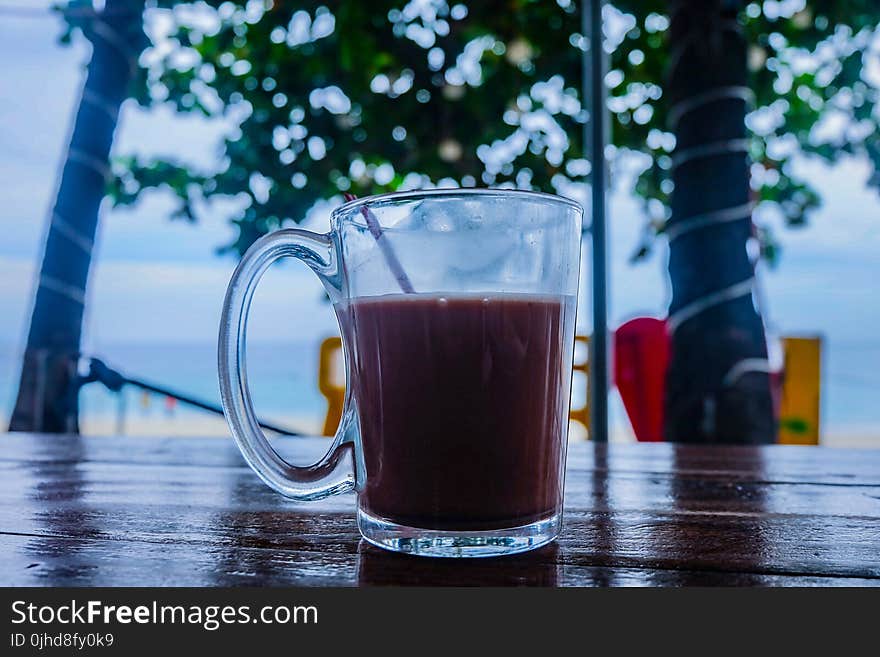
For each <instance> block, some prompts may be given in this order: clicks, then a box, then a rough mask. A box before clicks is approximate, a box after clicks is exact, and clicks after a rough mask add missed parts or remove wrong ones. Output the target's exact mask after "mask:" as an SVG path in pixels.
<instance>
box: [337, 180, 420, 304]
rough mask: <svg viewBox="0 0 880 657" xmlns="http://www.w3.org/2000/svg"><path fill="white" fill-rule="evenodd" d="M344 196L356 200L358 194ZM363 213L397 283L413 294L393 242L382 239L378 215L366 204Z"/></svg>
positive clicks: (403, 289) (348, 199) (347, 199)
mask: <svg viewBox="0 0 880 657" xmlns="http://www.w3.org/2000/svg"><path fill="white" fill-rule="evenodd" d="M343 197H344V198H345V200H346V201H354V200H355V199H357V196H355V195H354V194H343ZM361 214H362V215H364V219H366V221H367V228H368V229H369V230H370V234H371V235H372V236H373V238H374V239H375V240H376V244H378V245H379V250H381V251H382V255H383V256H384V257H385V262H386V263H388V268H389V269H390V270H391V273H392V274H394V278H395V279H397V284H398V285H399V286H400V289H401V290H402V291H403V292H404V293H405V294H413V293H414V292H415V288H414V287H413V286H412V283H410V281H409V277H408V276H407V275H406V272H405V271H404V270H403V266H402V265H401V264H400V260H398V259H397V254H396V253H395V252H394V247H393V246H391V242H389V241H388V240H387V239H382V226H380V225H379V220H378V219H376V215H374V214H373V213H372V212H371V211H370V209H369V208H368V207H367V206H366V205H362V206H361Z"/></svg>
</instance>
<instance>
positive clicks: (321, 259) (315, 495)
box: [218, 228, 357, 500]
mask: <svg viewBox="0 0 880 657" xmlns="http://www.w3.org/2000/svg"><path fill="white" fill-rule="evenodd" d="M284 257H292V258H296V259H297V260H301V261H303V262H304V263H306V264H307V265H308V266H309V267H310V268H311V269H312V271H314V272H315V274H317V276H318V278H320V279H321V283H323V285H324V287H325V289H327V290H328V291H331V290H336V289H338V288H337V287H336V285H335V284H336V281H337V279H338V267H337V262H336V251H335V248H334V241H333V239H332V237H331V235H330V234H328V235H321V234H318V233H312V232H309V231H306V230H298V229H292V228H288V229H284V230H279V231H276V232H274V233H271V234H269V235H266V236H265V237H263V238H261V239H260V240H258V241H257V242H255V243H254V245H253V246H251V248H250V249H248V251H247V253H245V255H244V257H243V258H242V259H241V262H240V263H239V265H238V267H236V269H235V272H234V273H233V274H232V278H231V279H230V281H229V287H228V289H227V290H226V300H225V301H224V303H223V313H222V315H221V318H220V338H219V344H218V371H219V379H220V397H221V400H222V402H223V410H224V411H225V413H226V421H227V423H228V424H229V429H230V431H231V432H232V436H233V438H234V439H235V442H236V444H237V445H238V448H239V449H240V450H241V453H242V455H243V456H244V459H245V461H247V463H248V465H250V466H251V468H253V470H254V471H255V472H256V473H257V474H258V475H259V476H260V479H262V480H263V481H264V482H266V484H268V485H269V486H270V487H272V488H274V489H275V490H276V491H278V492H279V493H281V494H282V495H284V496H286V497H290V498H293V499H295V500H317V499H321V498H323V497H327V496H329V495H334V494H336V493H344V492H347V491H350V490H353V489H354V488H355V483H356V478H355V468H354V465H355V463H354V461H355V459H356V456H355V452H356V450H355V449H354V445H353V444H352V443H353V440H352V437H356V435H357V432H356V430H355V431H352V429H355V426H354V425H355V424H356V422H355V421H354V418H355V413H354V412H353V409H352V404H351V402H350V400H349V398H350V395H348V394H346V397H345V410H344V411H343V414H342V420H341V421H340V423H339V428H338V429H337V431H336V436H335V437H334V439H333V443H332V444H331V445H330V449H329V450H328V451H327V453H326V454H325V455H324V456H323V457H322V458H321V459H320V460H319V461H318V462H316V463H314V464H313V465H309V466H305V467H300V466H295V465H291V464H290V463H288V462H287V461H285V460H284V459H283V458H281V456H279V455H278V452H276V451H275V450H274V449H273V448H272V446H271V445H270V444H269V441H268V440H267V439H266V436H265V435H264V434H263V432H262V430H261V429H260V425H259V423H258V422H257V417H256V415H255V413H254V407H253V403H252V402H251V395H250V389H249V388H248V383H247V370H246V365H245V339H246V336H247V321H248V312H249V311H250V305H251V300H252V299H253V296H254V291H255V290H256V288H257V284H258V283H259V282H260V278H262V276H263V274H264V273H265V272H266V270H267V269H268V268H269V266H270V265H271V264H272V263H273V262H275V261H276V260H278V259H280V258H284Z"/></svg>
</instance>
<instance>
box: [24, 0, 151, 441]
mask: <svg viewBox="0 0 880 657" xmlns="http://www.w3.org/2000/svg"><path fill="white" fill-rule="evenodd" d="M143 7H144V2H143V0H106V2H105V5H104V9H103V11H101V12H98V13H95V14H90V15H88V16H86V17H85V18H84V20H83V21H82V25H83V32H84V33H85V34H86V36H87V37H88V38H89V40H90V41H91V42H92V46H93V47H92V59H91V61H90V63H89V66H88V73H87V77H86V81H85V86H84V88H83V94H82V98H81V101H80V105H79V109H78V111H77V114H76V120H75V122H74V126H73V134H72V136H71V140H70V147H69V150H68V153H67V160H66V162H65V164H64V168H63V170H62V173H61V182H60V184H59V187H58V195H57V197H56V199H55V205H54V207H53V209H52V213H51V215H50V217H49V230H48V233H47V237H46V244H45V250H44V253H43V262H42V266H41V269H40V278H39V282H38V287H37V291H36V295H35V300H34V306H33V312H32V314H31V323H30V331H29V333H28V340H27V346H26V349H25V354H24V361H23V363H22V370H21V381H20V383H19V389H18V398H17V400H16V403H15V408H14V410H13V413H12V419H11V421H10V425H9V429H10V430H11V431H42V432H48V433H76V432H78V430H79V418H78V412H77V411H78V409H77V392H76V389H75V386H73V385H72V384H73V383H74V378H75V376H76V367H77V359H78V357H79V351H80V337H81V333H82V321H83V310H84V305H85V297H86V292H85V290H86V283H87V281H88V275H89V265H90V263H91V259H92V246H93V243H94V239H95V231H96V229H97V225H98V209H99V206H100V204H101V201H102V200H103V198H104V193H105V185H106V181H107V177H108V175H109V164H108V158H109V155H110V146H111V144H112V141H113V132H114V130H115V128H116V117H117V114H118V112H119V107H120V105H121V104H122V101H123V100H125V98H126V96H127V94H128V90H129V84H130V82H131V79H132V77H133V75H134V73H135V71H136V70H137V56H138V54H139V52H140V49H139V46H140V45H141V44H142V43H143V29H142V24H143V16H142V14H143Z"/></svg>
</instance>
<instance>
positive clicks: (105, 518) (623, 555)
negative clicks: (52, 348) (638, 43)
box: [0, 434, 880, 586]
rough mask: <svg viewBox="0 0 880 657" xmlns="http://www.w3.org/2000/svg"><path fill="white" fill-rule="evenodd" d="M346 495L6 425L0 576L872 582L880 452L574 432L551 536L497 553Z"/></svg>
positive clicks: (309, 444) (243, 469) (129, 580)
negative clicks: (357, 512)
mask: <svg viewBox="0 0 880 657" xmlns="http://www.w3.org/2000/svg"><path fill="white" fill-rule="evenodd" d="M277 444H278V445H279V446H280V447H279V451H282V452H283V453H284V454H285V455H286V456H287V457H288V458H289V459H291V460H292V461H294V462H300V463H305V462H308V461H309V460H313V459H314V457H315V456H316V455H318V454H319V453H320V452H321V451H322V450H323V449H325V448H326V445H327V442H326V439H286V440H283V441H279V442H278V443H277ZM354 506H355V499H354V497H353V496H352V495H344V496H339V497H336V498H330V499H328V500H324V501H321V502H312V503H295V502H291V501H288V500H285V499H283V498H281V497H280V496H279V495H277V494H275V493H274V492H272V491H271V490H269V489H268V488H266V487H265V486H264V485H263V484H262V483H261V482H260V481H259V480H258V479H257V477H256V475H254V474H253V473H252V472H251V470H250V469H249V468H248V467H247V466H246V465H245V464H244V462H243V461H242V459H241V456H240V455H239V454H238V451H237V450H236V449H235V447H234V445H233V444H232V442H231V440H228V439H208V438H205V439H198V438H196V439H191V438H190V439H180V438H176V439H170V438H169V439H148V438H74V437H58V436H40V435H26V434H8V435H0V584H2V585H14V586H122V585H140V586H156V585H174V586H212V585H223V586H226V585H234V586H239V585H259V586H271V585H308V586H312V585H334V586H340V585H341V586H350V585H358V584H360V585H372V584H378V585H387V584H417V585H434V584H438V585H558V586H591V585H602V586H609V585H672V586H678V585H821V586H834V585H844V586H853V585H855V586H864V585H880V450H842V449H827V448H817V447H791V446H771V447H763V448H754V447H698V446H674V445H668V444H636V445H612V446H610V447H607V448H606V447H603V446H601V445H594V444H578V445H574V446H572V448H571V450H570V454H569V467H568V473H567V479H566V509H565V529H564V531H563V535H562V537H561V539H560V540H559V541H558V542H557V543H556V544H554V545H551V546H548V547H546V548H544V549H542V550H538V551H536V552H532V553H529V554H524V555H519V556H514V557H506V558H498V559H481V560H469V561H461V560H455V561H449V560H434V559H424V558H416V557H407V556H401V555H395V554H391V553H386V552H383V551H380V550H377V549H375V548H372V547H370V546H367V545H365V544H364V543H363V542H362V541H361V540H360V539H359V536H358V533H357V527H356V526H355V520H354Z"/></svg>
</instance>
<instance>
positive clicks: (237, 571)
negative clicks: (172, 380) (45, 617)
mask: <svg viewBox="0 0 880 657" xmlns="http://www.w3.org/2000/svg"><path fill="white" fill-rule="evenodd" d="M561 551H564V549H562V550H561V549H559V548H556V550H553V549H552V546H548V548H544V549H542V550H539V551H537V552H535V553H530V554H525V555H517V556H513V557H507V558H504V559H482V560H466V561H451V560H441V559H423V558H415V557H406V556H403V555H396V554H391V553H388V552H384V551H382V550H379V549H377V548H374V547H372V546H369V545H367V544H366V543H365V542H363V541H361V542H360V543H359V544H355V546H354V547H353V548H352V549H349V550H347V551H345V552H342V553H328V554H327V555H325V556H324V557H323V558H322V559H321V560H320V561H315V560H314V555H313V554H311V553H309V552H300V551H296V550H273V551H269V550H263V549H259V548H247V547H242V546H232V547H226V548H215V549H206V550H192V549H190V548H188V547H187V546H181V545H173V544H172V545H165V544H161V545H157V544H153V543H131V544H127V545H126V546H125V550H119V549H118V548H117V546H115V545H113V544H110V545H108V542H107V541H100V540H94V539H62V538H53V539H51V540H47V539H45V538H39V537H32V536H19V535H9V534H0V573H2V578H3V584H4V585H6V586H126V585H131V584H132V583H134V582H137V583H138V584H139V585H141V586H356V585H360V586H386V585H395V586H477V585H480V586H872V587H873V586H880V580H876V579H862V578H852V577H849V578H847V577H821V576H816V575H773V574H765V573H735V572H713V571H686V570H658V569H654V568H630V567H606V566H593V565H580V564H577V563H571V562H569V561H567V560H565V559H564V558H560V556H559V554H558V553H559V552H561Z"/></svg>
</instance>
